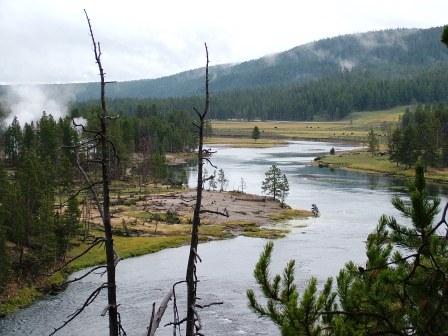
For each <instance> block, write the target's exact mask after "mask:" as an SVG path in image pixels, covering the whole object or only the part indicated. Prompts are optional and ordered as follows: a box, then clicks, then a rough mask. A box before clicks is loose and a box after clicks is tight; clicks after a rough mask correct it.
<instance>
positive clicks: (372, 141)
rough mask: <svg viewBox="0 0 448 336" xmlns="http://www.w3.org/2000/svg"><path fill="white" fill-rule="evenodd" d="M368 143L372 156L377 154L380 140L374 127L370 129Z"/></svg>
mask: <svg viewBox="0 0 448 336" xmlns="http://www.w3.org/2000/svg"><path fill="white" fill-rule="evenodd" d="M367 143H368V145H369V147H368V150H369V152H370V153H371V154H372V156H374V155H376V153H377V152H378V149H379V141H378V137H377V135H376V134H375V131H374V130H373V128H371V129H370V131H369V134H368V135H367Z"/></svg>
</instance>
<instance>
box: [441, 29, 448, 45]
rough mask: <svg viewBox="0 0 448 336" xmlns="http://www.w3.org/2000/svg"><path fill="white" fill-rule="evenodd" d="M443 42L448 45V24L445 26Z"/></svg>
mask: <svg viewBox="0 0 448 336" xmlns="http://www.w3.org/2000/svg"><path fill="white" fill-rule="evenodd" d="M442 42H443V43H444V44H445V45H446V46H447V47H448V26H445V27H443V33H442Z"/></svg>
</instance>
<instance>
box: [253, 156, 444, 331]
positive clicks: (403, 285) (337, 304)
mask: <svg viewBox="0 0 448 336" xmlns="http://www.w3.org/2000/svg"><path fill="white" fill-rule="evenodd" d="M409 198H410V202H407V201H405V200H402V199H400V198H398V197H395V198H394V199H393V201H392V204H393V205H394V207H395V208H396V209H397V210H398V211H399V212H400V213H401V214H402V215H403V216H404V217H406V218H409V219H410V220H411V223H410V224H399V223H398V222H397V220H396V219H395V218H393V217H387V216H382V217H381V218H380V220H379V223H378V226H377V228H376V229H375V231H374V232H373V233H371V234H370V235H369V236H368V238H367V244H366V254H367V262H366V264H365V266H362V267H361V266H357V265H355V264H354V263H353V262H350V263H348V264H347V265H346V266H345V267H344V268H343V269H342V270H341V271H340V273H339V275H338V277H337V283H336V290H333V288H332V279H328V280H327V282H326V283H325V285H324V287H323V290H322V291H321V292H320V293H319V292H318V291H317V287H316V280H315V279H311V281H310V282H309V284H308V286H307V288H306V289H305V291H304V292H303V294H302V295H300V293H299V291H298V290H297V288H296V286H295V285H294V262H293V261H291V262H289V263H288V264H287V266H286V267H285V270H284V272H283V275H282V276H280V275H276V276H274V277H273V278H271V277H270V275H269V273H270V272H269V266H270V261H271V254H272V249H273V245H272V243H268V244H267V245H266V247H265V249H264V252H263V253H262V254H261V256H260V259H259V261H258V263H257V265H256V267H255V271H254V276H255V279H256V281H257V283H258V285H259V286H260V288H261V290H262V294H263V296H264V297H265V298H266V299H267V304H266V306H263V305H261V304H260V303H259V302H258V301H257V299H256V297H255V293H254V291H252V290H248V292H247V296H248V299H249V306H250V307H251V309H252V310H253V311H254V312H255V313H256V314H257V315H259V316H261V317H267V318H269V319H270V320H272V321H273V322H274V323H275V324H276V325H277V326H278V327H279V329H280V330H281V332H282V335H287V336H289V335H291V336H293V335H315V336H331V335H337V336H342V335H353V336H356V335H443V334H444V333H446V316H445V315H444V314H443V313H442V312H446V311H447V310H448V291H447V290H446V279H447V276H448V244H447V243H446V237H445V228H446V221H445V220H446V218H445V216H446V211H447V209H448V205H446V207H445V210H444V213H443V216H444V217H443V218H442V220H440V221H435V220H434V219H435V216H436V215H437V213H438V212H439V204H440V200H439V199H438V198H435V199H434V198H433V199H430V197H429V196H428V194H427V192H426V189H425V178H424V169H423V167H422V166H421V164H417V166H416V176H415V181H414V184H412V185H411V186H410V188H409Z"/></svg>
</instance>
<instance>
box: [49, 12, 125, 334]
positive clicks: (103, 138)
mask: <svg viewBox="0 0 448 336" xmlns="http://www.w3.org/2000/svg"><path fill="white" fill-rule="evenodd" d="M84 13H85V16H86V20H87V24H88V26H89V33H90V38H91V40H92V45H93V52H94V56H95V62H96V64H97V66H98V70H99V75H100V97H101V109H100V111H99V112H98V120H99V125H100V127H99V129H98V130H89V129H86V127H85V126H84V125H81V124H76V122H75V121H73V124H74V126H75V127H80V128H81V129H82V132H83V133H84V134H90V135H92V137H91V138H90V139H87V140H83V141H81V142H80V143H79V144H77V145H75V146H73V147H70V148H71V149H73V150H74V151H75V153H76V159H77V166H78V169H79V170H80V172H81V174H82V176H83V178H84V180H85V182H86V186H85V187H84V188H81V189H79V190H78V192H77V193H76V194H75V195H74V196H72V197H76V196H78V195H79V193H80V192H82V191H86V190H89V191H90V192H91V193H92V197H93V200H94V203H95V205H96V207H97V209H98V212H99V214H100V217H101V219H102V223H103V228H104V238H96V239H95V240H94V241H93V243H91V244H90V245H89V247H88V248H87V249H86V250H85V251H84V252H82V253H81V254H80V255H78V256H76V257H74V258H73V259H71V260H70V261H68V262H67V263H66V264H64V265H63V267H65V266H67V265H68V264H70V263H71V262H73V261H74V260H76V259H78V258H79V257H81V256H83V255H84V254H86V253H87V252H89V251H90V250H91V249H92V248H94V247H97V246H99V245H102V244H104V246H105V251H106V265H100V266H96V267H94V268H93V269H91V270H90V271H88V272H86V273H85V274H84V275H82V276H80V277H78V278H75V279H73V280H70V281H67V282H66V283H65V284H68V283H72V282H75V281H78V280H81V279H83V278H85V277H87V276H88V275H90V274H101V275H102V274H104V272H102V273H96V272H97V271H98V270H100V269H104V268H105V269H106V271H105V273H106V274H107V282H105V283H102V284H101V285H100V286H99V287H98V288H96V289H95V290H94V291H93V292H92V293H91V294H90V295H89V297H88V298H87V299H86V300H85V302H84V303H83V305H82V306H81V307H80V308H78V309H77V310H76V311H75V312H74V313H73V314H71V315H69V316H68V318H67V320H66V321H65V322H63V324H62V325H61V326H60V327H58V328H56V329H55V330H54V331H53V332H52V333H51V334H50V335H53V334H55V333H56V332H58V331H59V330H61V329H62V328H64V327H65V326H66V325H67V324H68V323H70V322H71V321H73V320H74V319H75V318H76V317H77V316H78V315H79V314H81V313H82V312H83V311H84V309H85V308H86V307H87V306H89V305H90V304H91V303H92V302H93V301H94V300H95V299H96V298H97V297H98V295H99V294H100V292H101V291H102V290H103V289H107V301H108V304H107V307H106V308H105V309H104V312H103V314H102V315H105V314H106V313H108V315H109V335H110V336H119V335H126V333H125V331H124V330H123V328H122V326H121V322H120V314H119V313H118V309H117V308H118V305H117V295H116V280H115V269H116V266H117V263H118V261H119V257H118V255H117V254H116V253H115V251H114V243H113V236H112V226H111V214H110V196H109V194H110V190H109V186H110V176H111V175H110V174H111V173H110V162H111V159H113V158H116V159H117V160H118V156H117V153H116V150H115V146H114V144H113V143H112V141H111V140H110V139H109V137H108V122H109V121H110V120H112V119H115V118H116V117H113V116H110V115H109V114H108V112H107V107H106V96H105V89H106V84H107V83H108V82H106V81H105V72H104V69H103V66H102V63H101V55H102V54H101V45H100V43H99V42H97V41H95V37H94V34H93V29H92V25H91V22H90V19H89V16H88V15H87V11H86V10H84ZM85 149H88V150H87V153H89V152H93V153H94V157H93V158H92V157H91V156H90V154H88V155H87V157H86V160H87V163H93V164H99V165H100V167H101V180H100V181H95V182H92V179H91V177H90V176H89V174H88V173H87V172H86V170H85V169H84V168H83V165H82V163H81V161H80V154H79V153H80V152H81V151H84V150H85ZM91 150H92V151H91ZM111 150H112V152H113V156H112V155H111ZM98 186H101V187H102V190H101V192H100V193H99V192H98V191H97V189H96V188H97V187H98ZM100 196H102V197H101V198H100ZM63 267H61V268H60V269H62V268H63ZM60 269H59V270H60Z"/></svg>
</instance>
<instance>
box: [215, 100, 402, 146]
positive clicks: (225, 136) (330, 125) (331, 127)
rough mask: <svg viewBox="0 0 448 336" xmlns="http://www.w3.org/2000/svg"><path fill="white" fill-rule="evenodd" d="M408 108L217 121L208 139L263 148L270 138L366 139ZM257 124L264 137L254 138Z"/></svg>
mask: <svg viewBox="0 0 448 336" xmlns="http://www.w3.org/2000/svg"><path fill="white" fill-rule="evenodd" d="M405 109H406V106H401V107H397V108H393V109H390V110H383V111H371V112H355V113H352V114H350V115H349V116H348V117H347V118H345V119H344V120H341V121H334V122H296V121H250V122H248V121H219V120H214V121H212V128H213V133H214V137H212V138H210V139H208V140H207V143H212V144H215V143H224V144H231V145H240V146H250V147H252V146H260V147H262V144H264V145H265V146H266V145H269V142H268V140H298V139H314V140H332V141H337V140H340V141H365V139H366V137H367V133H368V132H369V130H370V128H374V129H375V130H376V131H377V132H378V133H379V134H381V129H382V126H384V125H387V124H391V123H394V122H397V121H398V120H399V118H400V116H401V115H402V114H403V113H404V111H405ZM255 126H258V127H259V128H260V132H261V138H260V139H259V140H257V141H254V140H251V134H252V130H253V128H254V127H255ZM381 135H382V134H381ZM263 141H264V142H263ZM273 144H275V142H274V143H273ZM279 144H281V142H280V143H279Z"/></svg>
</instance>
